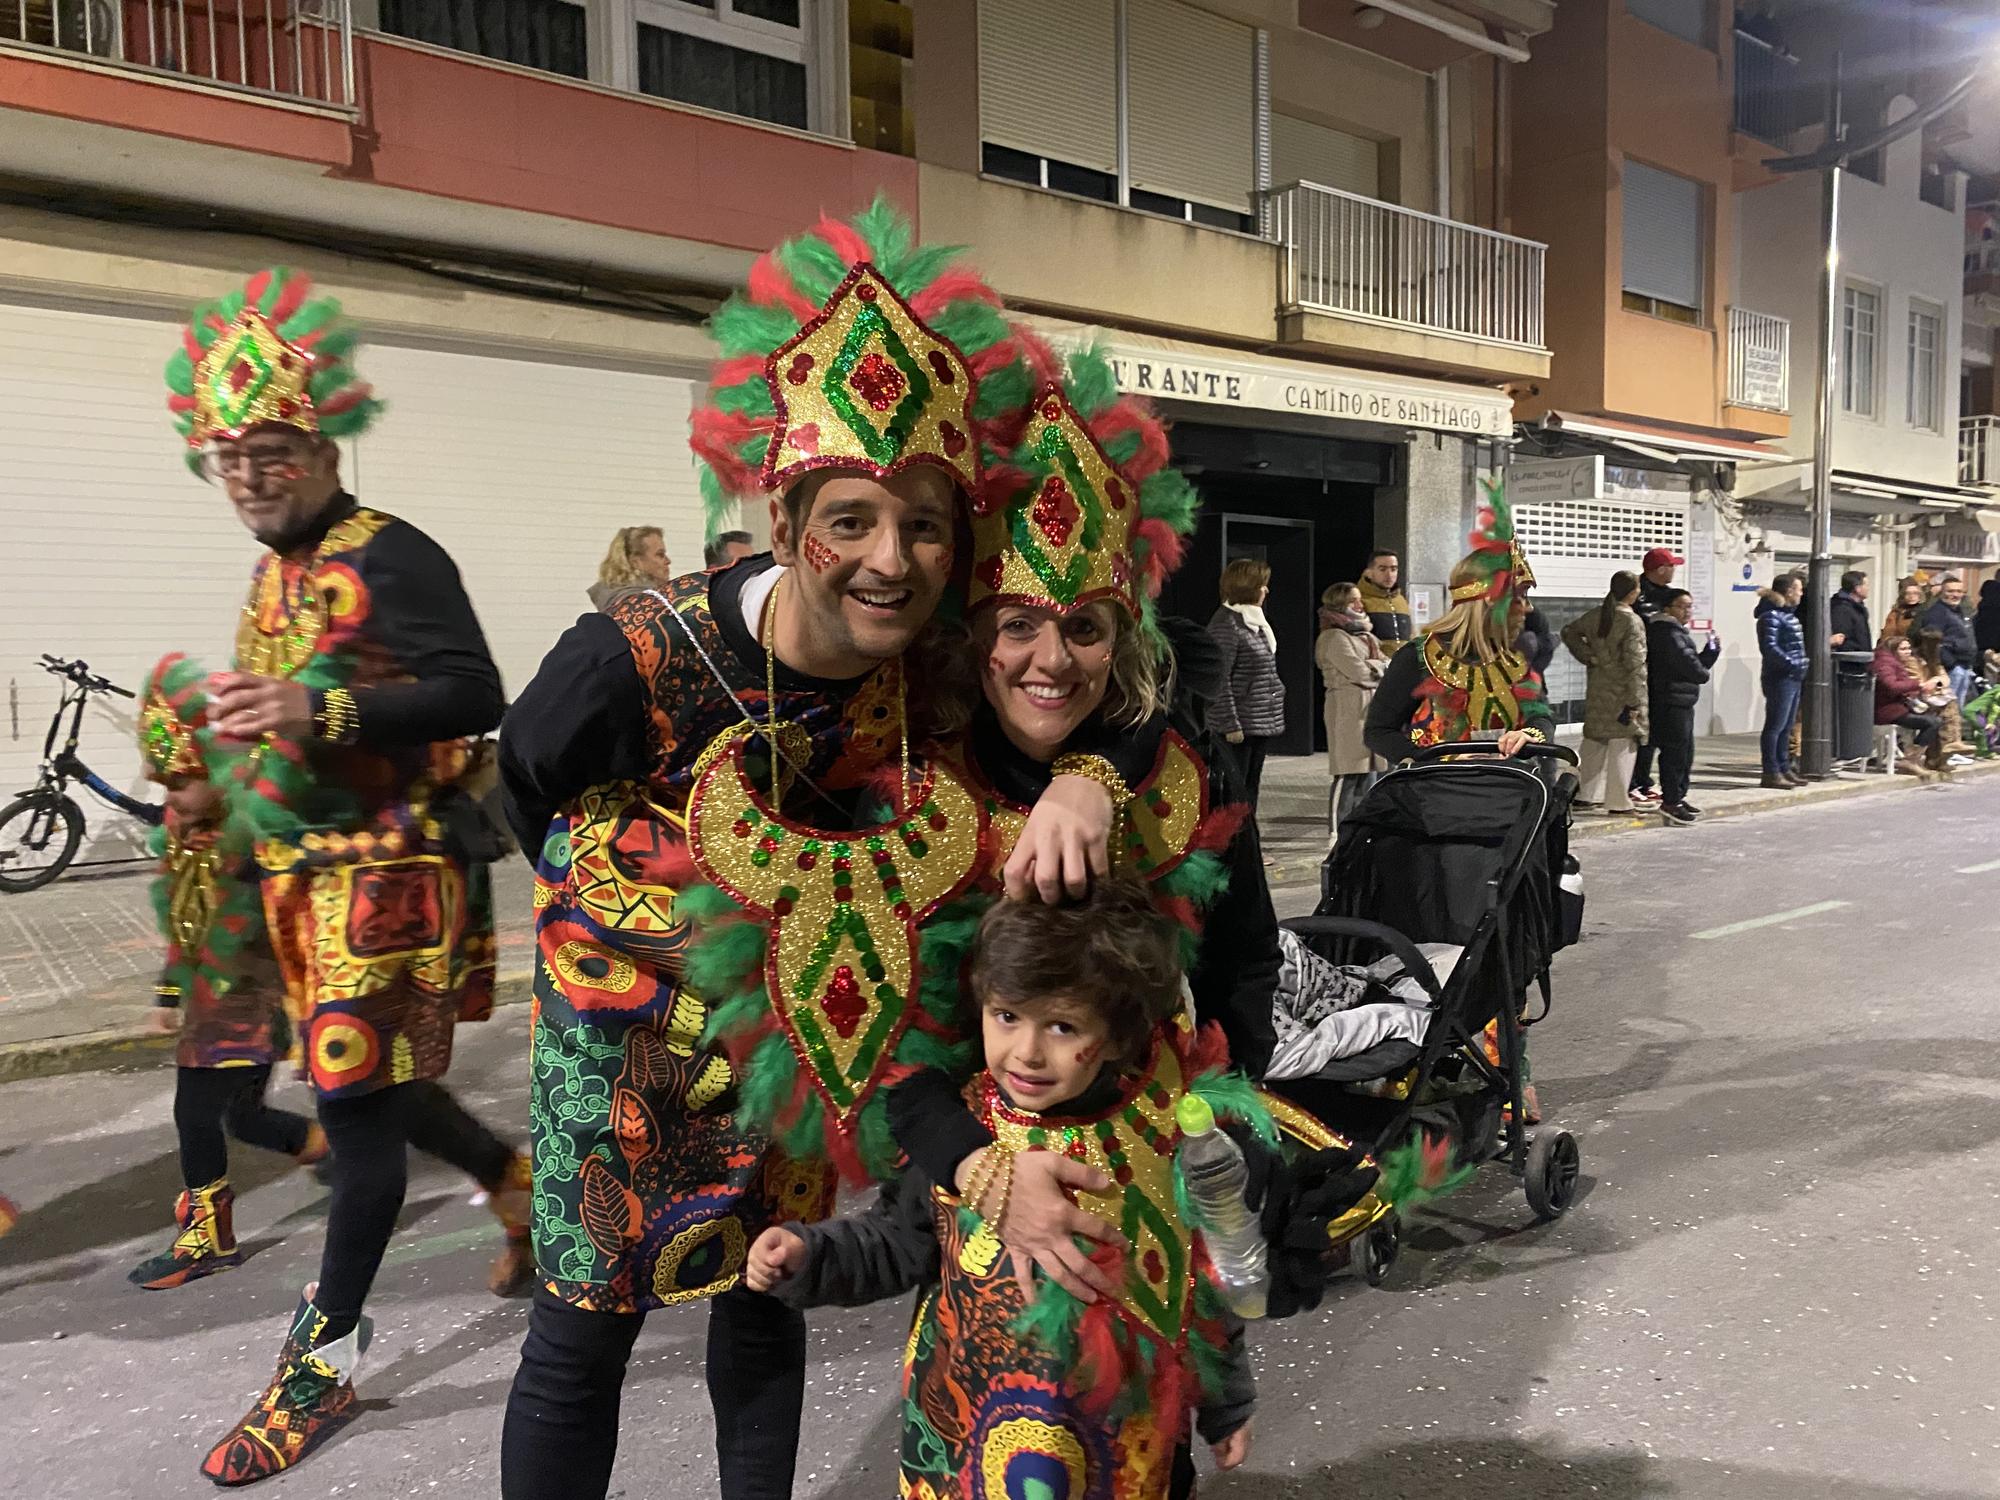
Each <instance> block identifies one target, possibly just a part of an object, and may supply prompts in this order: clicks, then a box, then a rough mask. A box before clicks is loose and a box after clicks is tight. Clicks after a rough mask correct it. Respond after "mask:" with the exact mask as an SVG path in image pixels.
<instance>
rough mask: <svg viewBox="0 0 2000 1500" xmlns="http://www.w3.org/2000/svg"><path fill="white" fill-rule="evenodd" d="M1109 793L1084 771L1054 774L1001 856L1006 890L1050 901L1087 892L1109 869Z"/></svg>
mask: <svg viewBox="0 0 2000 1500" xmlns="http://www.w3.org/2000/svg"><path fill="white" fill-rule="evenodd" d="M1114 811H1115V809H1114V808H1113V807H1112V805H1111V793H1110V792H1108V791H1106V790H1105V789H1104V788H1103V787H1102V786H1100V785H1099V784H1098V783H1097V782H1095V781H1092V780H1091V779H1090V778H1089V777H1088V776H1058V777H1056V778H1055V780H1053V781H1051V782H1050V783H1049V784H1048V787H1047V788H1046V789H1045V790H1044V791H1043V792H1042V795H1041V796H1039V797H1037V798H1036V799H1035V805H1034V807H1033V808H1031V809H1030V810H1029V812H1028V821H1027V824H1026V826H1024V827H1023V828H1022V829H1021V836H1020V837H1019V838H1018V839H1016V840H1015V841H1014V852H1013V853H1012V854H1011V855H1009V856H1008V857H1007V868H1006V871H1005V872H1004V873H1005V877H1006V882H1007V894H1008V895H1009V896H1011V897H1012V898H1013V899H1014V900H1016V901H1027V900H1031V899H1037V898H1039V899H1040V900H1042V901H1046V902H1048V903H1049V904H1050V905H1054V904H1055V903H1056V902H1058V901H1060V900H1062V898H1063V895H1064V893H1065V892H1067V893H1068V894H1069V895H1071V896H1085V895H1088V894H1089V893H1090V883H1091V881H1093V880H1095V879H1097V878H1098V877H1099V876H1101V875H1104V874H1106V873H1108V872H1109V870H1110V869H1111V822H1112V814H1113V812H1114Z"/></svg>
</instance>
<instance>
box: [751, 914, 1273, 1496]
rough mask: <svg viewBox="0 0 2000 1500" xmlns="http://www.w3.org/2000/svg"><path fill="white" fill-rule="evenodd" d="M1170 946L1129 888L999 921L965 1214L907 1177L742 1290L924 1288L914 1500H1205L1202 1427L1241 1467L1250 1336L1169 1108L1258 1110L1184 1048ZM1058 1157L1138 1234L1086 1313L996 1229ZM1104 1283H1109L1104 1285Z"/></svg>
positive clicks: (804, 1295) (1096, 1203)
mask: <svg viewBox="0 0 2000 1500" xmlns="http://www.w3.org/2000/svg"><path fill="white" fill-rule="evenodd" d="M1178 953H1179V930H1178V928H1177V927H1176V926H1175V924H1174V923H1173V922H1172V921H1171V920H1170V919H1169V918H1167V917H1165V916H1163V915H1162V914H1161V913H1160V912H1159V911H1158V910H1157V909H1156V908H1155V907H1154V906H1153V904H1152V901H1151V899H1150V897H1149V896H1148V894H1147V892H1146V891H1145V889H1144V888H1143V886H1141V885H1139V884H1138V883H1136V882H1134V881H1131V880H1125V879H1112V880H1101V881H1099V882H1098V883H1097V886H1096V888H1095V889H1094V890H1093V891H1092V892H1091V894H1090V895H1089V897H1087V898H1086V899H1085V900H1083V901H1081V902H1077V903H1075V904H1072V905H1067V906H1043V905H1039V904H1037V903H1034V902H1018V901H1002V902H998V903H996V904H995V905H994V906H993V907H992V909H991V910H989V911H988V912H987V914H986V917H985V919H984V920H983V921H982V922H981V923H980V927H979V935H978V939H977V941H976V942H975V944H974V947H973V951H972V956H971V960H970V965H969V975H970V984H971V992H972V995H973V998H974V1000H975V1001H976V1003H977V1005H978V1007H979V1019H980V1031H981V1037H982V1041H983V1043H984V1049H985V1059H986V1067H985V1069H984V1071H982V1072H981V1073H980V1074H978V1075H977V1076H976V1077H975V1078H974V1079H973V1081H972V1083H971V1084H970V1085H969V1086H968V1087H967V1089H966V1098H967V1101H968V1103H969V1104H970V1106H971V1108H972V1110H973V1113H974V1114H975V1115H977V1116H979V1117H980V1119H981V1120H982V1122H983V1123H984V1124H985V1125H986V1126H987V1128H988V1129H989V1130H990V1131H991V1132H992V1134H993V1137H994V1140H995V1145H994V1146H992V1147H989V1148H986V1149H987V1156H986V1159H985V1160H984V1161H982V1162H981V1163H980V1164H979V1168H978V1170H977V1171H976V1172H975V1173H974V1174H973V1177H972V1178H971V1180H970V1182H969V1185H968V1188H967V1192H966V1196H965V1198H964V1199H963V1200H960V1199H958V1198H956V1197H953V1196H950V1195H949V1194H948V1193H946V1192H943V1191H940V1190H939V1189H938V1188H937V1186H936V1185H935V1184H933V1183H931V1182H930V1181H929V1180H928V1179H925V1178H924V1177H922V1175H921V1174H920V1173H918V1172H916V1171H915V1170H914V1169H913V1170H912V1171H911V1173H910V1174H909V1175H907V1176H905V1177H903V1178H902V1179H901V1180H899V1181H897V1182H894V1183H891V1184H890V1185H888V1186H886V1187H884V1189H883V1190H882V1194H881V1197H880V1199H879V1200H878V1201H877V1203H876V1204H875V1206H874V1207H873V1208H872V1209H871V1210H870V1211H869V1212H868V1213H866V1214H864V1215H862V1216H861V1217H859V1218H854V1219H842V1220H834V1221H830V1222H827V1223H822V1224H814V1225H803V1224H798V1223H793V1224H788V1225H784V1226H782V1227H774V1228H771V1229H767V1230H765V1231H764V1233H763V1234H762V1235H760V1236H759V1237H758V1239H757V1240H756V1242H755V1243H754V1244H753V1245H752V1247H751V1250H750V1255H749V1260H748V1264H747V1266H746V1268H745V1280H746V1281H747V1283H748V1285H749V1287H750V1289H751V1290H752V1291H760V1292H775V1293H776V1294H777V1295H778V1296H780V1297H782V1298H785V1299H786V1300H789V1301H793V1302H796V1303H800V1304H803V1305H807V1306H812V1305H825V1304H837V1305H848V1306H852V1305H856V1304H860V1303H865V1302H873V1301H878V1300H880V1299H882V1298H884V1297H891V1296H894V1295H896V1294H897V1293H899V1292H904V1291H908V1290H910V1289H911V1288H914V1287H922V1288H924V1292H923V1295H922V1297H921V1299H920V1301H919V1305H918V1308H917V1313H916V1318H915V1326H914V1327H913V1329H912V1330H911V1335H910V1341H909V1344H908V1346H907V1348H906V1352H905V1356H904V1374H903V1395H904V1402H903V1413H904V1417H903V1444H902V1479H903V1490H902V1493H903V1494H904V1495H906V1496H915V1497H922V1500H967V1497H971V1496H974V1495H1001V1494H1005V1495H1019V1494H1035V1493H1049V1494H1058V1495H1090V1496H1100V1495H1101V1496H1107V1497H1115V1500H1160V1497H1165V1496H1168V1495H1169V1494H1172V1495H1175V1496H1179V1495H1186V1494H1191V1493H1192V1491H1193V1486H1194V1468H1193V1463H1192V1460H1191V1458H1190V1457H1189V1454H1188V1448H1187V1441H1186V1437H1185V1425H1186V1418H1187V1412H1188V1408H1189V1407H1194V1408H1196V1410H1197V1417H1196V1426H1197V1427H1198V1429H1199V1431H1200V1433H1201V1435H1202V1437H1203V1438H1204V1439H1206V1440H1207V1442H1208V1443H1209V1445H1210V1447H1211V1449H1212V1451H1213V1453H1214V1456H1215V1462H1216V1465H1217V1467H1218V1468H1222V1469H1233V1468H1235V1467H1236V1466H1237V1465H1239V1464H1241V1463H1242V1462H1243V1461H1244V1459H1245V1458H1246V1457H1248V1455H1249V1451H1250V1417H1251V1411H1252V1408H1253V1407H1254V1405H1255V1400H1256V1393H1255V1388H1254V1385H1253V1383H1252V1380H1251V1374H1250V1366H1249V1361H1248V1358H1247V1355H1246V1353H1245V1349H1244V1343H1243V1330H1242V1326H1241V1324H1240V1323H1239V1322H1237V1320H1236V1319H1235V1318H1234V1316H1233V1315H1231V1314H1230V1313H1229V1312H1228V1311H1227V1309H1226V1307H1225V1306H1224V1305H1223V1302H1222V1299H1221V1296H1220V1292H1219V1289H1218V1286H1217V1284H1216V1283H1215V1280H1214V1272H1213V1270H1212V1268H1211V1267H1210V1265H1209V1262H1208V1257H1207V1253H1206V1251H1205V1250H1204V1249H1203V1247H1202V1242H1201V1237H1200V1234H1199V1232H1198V1231H1196V1230H1194V1229H1192V1228H1191V1227H1190V1226H1189V1225H1188V1224H1186V1223H1185V1222H1184V1221H1183V1219H1182V1217H1181V1215H1180V1213H1179V1211H1178V1210H1177V1209H1176V1206H1175V1204H1176V1194H1175V1151H1176V1147H1177V1145H1178V1143H1179V1140H1180V1130H1179V1126H1178V1124H1177V1123H1176V1119H1175V1107H1176V1105H1177V1104H1178V1103H1179V1101H1180V1099H1181V1098H1182V1097H1183V1095H1185V1094H1187V1093H1199V1094H1201V1095H1202V1096H1203V1097H1204V1099H1206V1100H1209V1101H1210V1102H1211V1103H1212V1104H1213V1106H1214V1108H1215V1111H1216V1113H1218V1114H1220V1113H1223V1112H1225V1111H1228V1112H1232V1113H1241V1112H1243V1106H1244V1105H1245V1104H1246V1103H1247V1099H1246V1097H1245V1096H1247V1095H1248V1094H1249V1090H1248V1089H1247V1088H1246V1087H1242V1086H1241V1084H1240V1081H1236V1082H1234V1084H1232V1082H1231V1081H1226V1080H1224V1079H1223V1077H1222V1073H1221V1068H1220V1066H1219V1063H1220V1061H1221V1059H1220V1056H1219V1053H1220V1047H1219V1045H1218V1044H1216V1043H1213V1042H1209V1041H1207V1040H1206V1039H1199V1040H1198V1039H1196V1038H1193V1037H1190V1036H1188V1035H1187V1034H1186V1032H1185V1031H1184V1029H1183V1028H1181V1027H1180V1026H1179V1025H1178V1024H1177V1021H1176V1019H1175V1018H1176V1016H1177V1014H1178V1012H1179V1009H1180V1003H1181V975H1180V963H1179V958H1178ZM1036 1150H1050V1151H1060V1152H1063V1153H1064V1154H1066V1155H1068V1156H1070V1157H1072V1158H1074V1159H1076V1160H1079V1161H1082V1162H1085V1163H1086V1164H1088V1165H1090V1166H1092V1167H1094V1168H1097V1169H1098V1170H1100V1171H1102V1172H1103V1173H1104V1174H1105V1176H1106V1179H1107V1180H1109V1181H1112V1182H1113V1183H1114V1185H1113V1186H1112V1187H1111V1189H1110V1190H1109V1191H1108V1192H1106V1193H1103V1194H1090V1195H1086V1198H1085V1202H1084V1206H1085V1207H1087V1208H1090V1209H1092V1210H1093V1211H1095V1212H1098V1213H1101V1214H1103V1215H1104V1216H1105V1217H1106V1218H1108V1219H1110V1220H1111V1221H1112V1222H1113V1223H1116V1224H1120V1225H1122V1226H1123V1228H1124V1230H1125V1233H1126V1234H1127V1236H1129V1238H1130V1240H1131V1243H1130V1245H1129V1247H1122V1248H1120V1249H1117V1250H1106V1251H1104V1252H1100V1254H1101V1255H1107V1256H1112V1257H1115V1259H1116V1261H1118V1262H1121V1263H1122V1279H1123V1291H1122V1293H1121V1295H1120V1296H1119V1297H1118V1298H1117V1299H1116V1300H1115V1301H1114V1300H1100V1301H1097V1302H1094V1303H1092V1304H1090V1305H1089V1306H1088V1307H1085V1306H1083V1305H1082V1304H1080V1303H1078V1302H1076V1301H1075V1300H1074V1299H1072V1298H1071V1297H1070V1296H1069V1295H1068V1294H1067V1293H1066V1292H1064V1291H1063V1290H1062V1289H1061V1288H1060V1287H1058V1286H1055V1285H1053V1284H1051V1283H1047V1282H1044V1283H1041V1284H1040V1286H1039V1287H1038V1288H1037V1289H1036V1290H1035V1292H1034V1300H1033V1302H1032V1304H1028V1303H1024V1286H1025V1285H1026V1283H1025V1281H1024V1280H1023V1279H1019V1278H1017V1275H1016V1268H1015V1267H1013V1266H1012V1265H1010V1264H1008V1263H1006V1261H1005V1259H1004V1258H1003V1255H1002V1251H1001V1247H1000V1244H999V1241H998V1240H997V1239H996V1238H995V1237H994V1235H993V1233H992V1231H991V1229H990V1228H989V1227H988V1223H989V1220H992V1221H997V1220H999V1219H1000V1218H1001V1217H1002V1216H1003V1215H1004V1213H1005V1205H1006V1199H1007V1194H1008V1192H1009V1190H1010V1187H1011V1184H1012V1180H1013V1177H1012V1174H1013V1158H1014V1156H1015V1155H1016V1154H1018V1153H1019V1152H1021V1151H1036ZM1106 1268H1107V1269H1111V1270H1114V1272H1115V1270H1116V1268H1115V1267H1113V1266H1107V1267H1106Z"/></svg>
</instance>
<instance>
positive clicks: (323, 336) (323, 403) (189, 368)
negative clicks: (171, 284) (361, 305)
mask: <svg viewBox="0 0 2000 1500" xmlns="http://www.w3.org/2000/svg"><path fill="white" fill-rule="evenodd" d="M356 341H357V334H356V331H355V328H354V326H353V325H352V324H351V323H349V322H348V321H347V319H346V318H345V317H344V316H343V315H342V313H341V310H340V304H339V303H338V302H336V301H335V300H334V299H333V298H331V297H315V296H313V284H312V280H311V278H309V277H306V276H302V275H300V274H299V273H298V272H296V271H287V270H284V269H283V268H275V269H272V270H268V271H260V272H258V273H257V274H256V275H255V276H253V277H251V278H250V281H249V283H248V284H247V285H246V286H244V287H242V288H240V289H238V290H237V291H234V292H231V293H230V294H229V295H228V296H226V297H222V298H220V299H218V300H217V301H214V302H206V303H203V304H202V305H201V306H200V307H197V308H196V309H195V310H194V313H193V315H192V316H191V317H190V318H189V319H188V324H187V327H185V328H184V329H182V330H181V347H180V348H179V349H178V350H176V351H175V353H174V357H173V358H172V359H170V360H168V361H167V392H168V394H167V408H168V410H170V411H171V412H172V413H173V414H174V425H175V426H176V427H178V428H179V429H180V432H181V436H182V437H183V438H184V439H185V440H186V442H187V446H188V467H189V468H194V469H198V468H200V466H201V452H202V449H203V448H204V447H206V446H207V445H208V444H209V443H210V442H212V441H214V440H215V439H217V438H236V437H241V436H242V435H243V434H244V433H245V432H247V431H249V430H250V429H251V428H252V427H256V426H258V425H259V424H261V423H265V422H283V423H285V424H287V425H288V426H292V427H297V428H299V429H301V430H302V431H305V432H316V433H322V434H324V435H325V436H327V437H352V436H354V435H355V434H356V433H359V432H361V431H362V430H363V429H364V428H366V427H367V426H368V424H369V423H370V422H372V421H374V420H375V417H376V416H377V414H378V413H380V411H381V409H382V404H381V403H380V402H379V401H377V400H376V399H375V398H374V395H373V393H372V391H371V389H370V388H369V386H368V385H367V384H366V383H365V382H363V381H362V380H361V379H360V378H359V377H358V376H357V375H356V374H355V372H354V366H353V365H352V364H351V363H350V362H349V358H350V356H351V355H352V354H353V352H354V346H355V343H356Z"/></svg>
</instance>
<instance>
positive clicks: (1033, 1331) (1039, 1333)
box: [959, 1209, 1083, 1362]
mask: <svg viewBox="0 0 2000 1500" xmlns="http://www.w3.org/2000/svg"><path fill="white" fill-rule="evenodd" d="M959 1212H960V1213H961V1214H968V1216H969V1217H971V1219H972V1222H973V1223H974V1224H975V1225H976V1224H977V1223H978V1222H979V1220H978V1216H977V1215H971V1214H970V1213H969V1211H968V1210H966V1209H960V1210H959ZM961 1222H962V1221H961ZM1082 1318H1083V1304H1082V1303H1081V1302H1079V1301H1077V1299H1076V1298H1075V1296H1074V1295H1072V1294H1071V1293H1070V1292H1069V1291H1068V1289H1066V1288H1065V1287H1063V1286H1062V1285H1060V1284H1059V1283H1057V1282H1053V1281H1042V1282H1041V1283H1040V1286H1039V1291H1038V1293H1037V1295H1036V1297H1035V1300H1034V1301H1033V1302H1031V1303H1029V1304H1028V1305H1027V1306H1026V1307H1024V1308H1022V1309H1021V1310H1020V1311H1019V1312H1018V1313H1016V1314H1015V1315H1014V1321H1013V1323H1012V1324H1011V1325H1010V1326H1011V1327H1012V1328H1013V1330H1014V1333H1015V1334H1016V1335H1017V1336H1018V1337H1019V1338H1020V1339H1021V1341H1022V1342H1023V1343H1029V1344H1033V1345H1035V1346H1036V1347H1037V1348H1039V1349H1042V1350H1044V1351H1046V1352H1047V1353H1049V1354H1052V1355H1054V1356H1055V1357H1056V1358H1057V1359H1058V1360H1062V1361H1064V1362H1067V1361H1069V1360H1070V1359H1072V1358H1074V1357H1075V1354H1076V1325H1077V1324H1078V1323H1079V1322H1080V1321H1081V1320H1082Z"/></svg>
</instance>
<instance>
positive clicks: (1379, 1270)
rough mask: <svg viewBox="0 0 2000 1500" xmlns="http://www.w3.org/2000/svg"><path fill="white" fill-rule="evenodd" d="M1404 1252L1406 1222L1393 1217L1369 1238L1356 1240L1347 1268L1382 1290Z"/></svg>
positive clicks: (1372, 1229) (1376, 1229) (1349, 1248)
mask: <svg viewBox="0 0 2000 1500" xmlns="http://www.w3.org/2000/svg"><path fill="white" fill-rule="evenodd" d="M1402 1249H1403V1225H1402V1220H1400V1219H1399V1218H1397V1217H1396V1215H1394V1214H1390V1215H1389V1216H1388V1217H1387V1218H1386V1219H1384V1220H1382V1222H1381V1223H1379V1224H1376V1225H1374V1226H1372V1227H1371V1228H1370V1229H1369V1230H1368V1231H1367V1232H1366V1233H1365V1234H1361V1235H1357V1236H1356V1237H1355V1240H1354V1243H1353V1244H1352V1245H1351V1246H1349V1247H1348V1251H1347V1257H1348V1259H1347V1264H1348V1266H1349V1268H1350V1269H1351V1270H1352V1271H1353V1272H1354V1274H1355V1275H1356V1276H1359V1277H1360V1278H1361V1279H1362V1280H1363V1281H1365V1282H1367V1283H1368V1284H1369V1285H1370V1286H1380V1285H1381V1284H1382V1283H1383V1281H1384V1280H1385V1279H1386V1278H1387V1277H1388V1275H1389V1267H1391V1266H1393V1265H1394V1264H1395V1263H1396V1257H1397V1256H1398V1255H1399V1254H1401V1253H1402Z"/></svg>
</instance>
